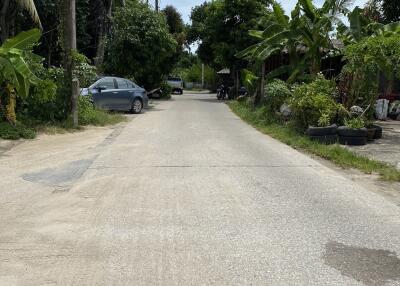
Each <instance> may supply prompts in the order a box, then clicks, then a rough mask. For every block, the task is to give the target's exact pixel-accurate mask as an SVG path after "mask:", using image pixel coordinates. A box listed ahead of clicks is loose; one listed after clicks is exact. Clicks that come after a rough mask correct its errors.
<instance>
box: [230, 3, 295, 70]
mask: <svg viewBox="0 0 400 286" xmlns="http://www.w3.org/2000/svg"><path fill="white" fill-rule="evenodd" d="M272 7H273V17H274V18H273V20H272V21H269V22H268V23H267V28H266V29H265V30H263V31H256V30H250V31H249V34H250V35H251V36H252V37H254V38H255V39H258V40H259V42H258V43H256V44H254V45H252V46H250V47H248V48H247V49H245V50H243V51H242V52H240V53H238V54H237V55H236V56H237V57H240V58H245V59H247V60H250V61H255V62H259V61H264V60H266V59H268V58H269V57H270V56H272V55H274V54H277V53H280V52H282V51H283V50H285V52H287V53H288V56H289V65H287V66H283V67H281V68H279V69H277V70H275V71H274V72H273V74H272V73H271V75H273V76H278V75H280V74H284V73H289V74H292V75H295V74H296V69H298V67H299V66H300V65H299V57H298V55H297V50H296V49H297V45H298V43H299V33H298V31H297V28H296V27H297V26H298V25H299V19H300V18H299V16H300V5H299V4H297V5H296V7H295V8H294V10H293V11H292V13H291V16H292V17H291V19H289V17H288V16H286V15H285V13H284V11H283V9H282V7H281V6H280V4H278V3H274V4H273V5H272ZM293 78H294V76H293Z"/></svg>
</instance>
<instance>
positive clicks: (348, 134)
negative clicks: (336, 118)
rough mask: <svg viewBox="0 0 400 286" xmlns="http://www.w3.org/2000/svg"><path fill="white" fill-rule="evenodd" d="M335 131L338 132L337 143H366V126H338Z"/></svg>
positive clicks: (355, 144) (356, 144)
mask: <svg viewBox="0 0 400 286" xmlns="http://www.w3.org/2000/svg"><path fill="white" fill-rule="evenodd" d="M337 131H338V134H339V143H340V144H342V145H353V146H360V145H365V144H367V137H368V130H367V128H349V127H347V126H340V127H339V128H338V129H337Z"/></svg>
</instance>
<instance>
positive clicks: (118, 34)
mask: <svg viewBox="0 0 400 286" xmlns="http://www.w3.org/2000/svg"><path fill="white" fill-rule="evenodd" d="M176 48H177V43H176V41H175V39H174V38H173V36H172V35H171V34H170V33H169V28H168V25H167V23H166V20H165V17H164V16H163V15H162V14H160V13H157V12H155V11H153V10H151V9H150V8H149V6H147V5H145V4H142V3H136V2H132V1H129V2H127V3H126V6H125V7H123V8H118V9H117V10H116V11H115V14H114V18H113V27H112V32H111V36H110V39H109V40H108V42H107V54H106V61H105V66H106V71H107V72H108V73H110V74H116V75H119V76H126V77H134V78H135V80H136V81H137V82H138V83H139V84H140V85H144V86H145V87H146V88H152V87H155V86H158V85H159V84H160V83H161V81H162V78H163V77H164V76H165V75H167V74H169V72H170V71H171V69H172V68H173V64H172V63H173V62H174V57H173V55H174V53H175V51H176Z"/></svg>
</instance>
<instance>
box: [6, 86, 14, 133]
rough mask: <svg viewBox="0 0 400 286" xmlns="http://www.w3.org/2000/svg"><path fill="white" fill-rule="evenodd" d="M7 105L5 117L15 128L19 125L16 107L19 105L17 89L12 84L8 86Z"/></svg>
mask: <svg viewBox="0 0 400 286" xmlns="http://www.w3.org/2000/svg"><path fill="white" fill-rule="evenodd" d="M6 96H7V105H6V110H5V117H6V119H7V121H8V122H10V124H11V125H13V126H15V125H16V123H17V115H16V114H15V106H16V103H17V96H16V94H15V89H14V87H13V86H12V85H11V84H9V83H8V84H6Z"/></svg>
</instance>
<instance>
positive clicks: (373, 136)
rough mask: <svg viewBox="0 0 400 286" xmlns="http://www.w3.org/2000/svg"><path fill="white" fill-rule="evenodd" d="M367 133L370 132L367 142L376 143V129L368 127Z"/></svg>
mask: <svg viewBox="0 0 400 286" xmlns="http://www.w3.org/2000/svg"><path fill="white" fill-rule="evenodd" d="M367 131H368V134H367V141H369V142H371V141H374V138H375V132H376V128H375V127H368V128H367Z"/></svg>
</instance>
